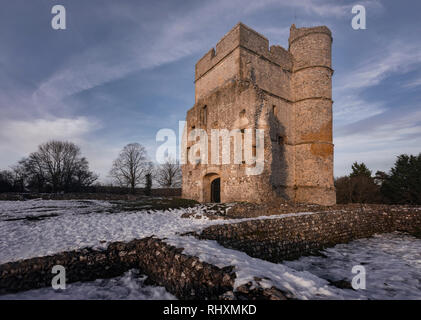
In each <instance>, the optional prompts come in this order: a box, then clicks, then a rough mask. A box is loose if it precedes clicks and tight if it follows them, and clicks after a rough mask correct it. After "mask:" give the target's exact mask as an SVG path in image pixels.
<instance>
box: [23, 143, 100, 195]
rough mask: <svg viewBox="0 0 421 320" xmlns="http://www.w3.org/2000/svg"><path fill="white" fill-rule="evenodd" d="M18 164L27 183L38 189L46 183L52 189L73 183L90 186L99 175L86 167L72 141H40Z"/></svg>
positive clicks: (85, 161) (70, 185) (72, 185)
mask: <svg viewBox="0 0 421 320" xmlns="http://www.w3.org/2000/svg"><path fill="white" fill-rule="evenodd" d="M18 166H19V168H24V171H25V173H26V175H27V177H28V178H27V179H28V183H29V184H32V185H36V186H37V188H38V190H39V191H40V189H42V188H45V187H46V186H47V185H48V186H51V188H52V191H53V192H57V191H61V190H62V191H68V190H69V189H72V188H74V187H75V186H76V185H78V186H79V188H80V187H83V186H89V185H91V184H92V183H93V182H94V181H95V180H96V179H97V178H98V176H97V175H95V174H94V173H93V172H91V171H89V164H88V161H87V160H86V158H83V157H81V152H80V148H79V147H78V146H77V145H75V144H74V143H72V142H63V141H54V140H53V141H49V142H47V143H44V144H41V145H40V146H39V147H38V150H37V151H36V152H33V153H31V154H30V155H29V157H28V158H25V159H23V160H21V161H20V162H19V164H18Z"/></svg>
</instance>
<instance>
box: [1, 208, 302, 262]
mask: <svg viewBox="0 0 421 320" xmlns="http://www.w3.org/2000/svg"><path fill="white" fill-rule="evenodd" d="M113 209H114V210H113ZM205 210H206V208H205V207H204V206H203V205H202V206H199V207H195V208H185V209H174V210H165V211H155V212H153V213H149V212H148V210H142V211H122V212H115V206H113V205H112V204H110V203H109V202H107V201H95V200H94V201H92V200H84V201H80V200H30V201H0V264H1V263H6V262H9V261H15V260H19V259H27V258H33V257H40V256H45V255H51V254H55V253H58V252H62V251H69V250H75V249H79V248H83V247H94V248H105V247H106V246H107V245H108V243H110V242H114V241H130V240H133V239H141V238H144V237H148V236H153V235H154V236H156V237H157V238H164V237H168V236H171V235H174V234H177V233H185V232H190V231H199V230H202V229H203V228H205V227H207V226H210V225H213V224H221V223H230V222H234V221H235V222H241V221H246V220H253V219H256V218H249V219H237V220H210V219H207V218H206V217H204V216H202V215H200V213H201V212H202V211H205ZM186 212H197V214H196V216H197V217H199V218H197V217H196V218H189V219H186V218H181V215H182V214H183V213H186ZM305 214H308V213H305ZM49 215H50V216H49ZM51 215H53V216H51ZM295 215H296V214H295ZM281 216H285V217H286V216H287V215H281ZM25 217H32V220H31V219H29V220H28V219H27V218H25ZM34 217H39V218H41V219H40V220H33V218H34ZM279 217H280V216H270V217H268V218H271V219H273V218H279ZM24 218H25V219H24ZM18 219H21V220H18Z"/></svg>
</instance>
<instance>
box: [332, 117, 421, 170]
mask: <svg viewBox="0 0 421 320" xmlns="http://www.w3.org/2000/svg"><path fill="white" fill-rule="evenodd" d="M334 143H335V176H340V175H344V174H349V172H350V167H351V164H352V163H353V162H354V161H358V162H365V163H366V164H367V165H368V166H369V168H370V169H372V170H373V171H377V170H383V171H388V170H389V169H390V168H391V167H392V165H393V163H394V161H395V159H396V156H398V155H400V154H403V153H407V154H419V153H420V152H421V148H420V146H421V110H415V111H413V112H410V113H405V114H402V115H396V116H394V117H392V118H391V119H389V120H386V121H383V122H379V120H376V118H375V117H374V118H373V120H372V121H370V123H369V124H367V125H366V126H365V127H363V128H358V127H355V126H351V127H350V128H348V130H347V132H346V134H340V133H339V135H337V136H335V138H334Z"/></svg>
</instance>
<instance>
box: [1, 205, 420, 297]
mask: <svg viewBox="0 0 421 320" xmlns="http://www.w3.org/2000/svg"><path fill="white" fill-rule="evenodd" d="M117 209H118V208H117ZM205 209H206V207H205V206H203V205H202V206H198V207H194V208H187V209H174V210H165V211H155V212H153V213H149V212H148V211H147V209H145V210H142V211H121V212H118V211H116V207H115V206H114V205H113V204H111V203H109V202H106V201H92V200H90V201H80V200H73V201H57V200H31V201H6V202H1V201H0V263H5V262H8V261H14V260H18V259H24V258H32V257H37V256H45V255H49V254H54V253H58V252H62V251H68V250H75V249H79V248H83V247H94V248H105V247H106V246H107V245H108V243H110V242H114V241H130V240H133V239H140V238H144V237H147V236H152V235H154V236H156V237H157V238H165V241H166V242H167V243H169V244H172V245H175V246H177V247H183V248H184V253H186V254H191V255H194V256H197V257H199V258H200V259H201V260H202V261H206V262H209V263H212V264H214V265H217V266H220V267H223V266H229V265H234V266H235V272H236V274H237V279H236V282H235V285H236V286H239V285H241V284H244V283H246V282H248V281H252V280H253V279H254V277H260V278H269V280H263V285H265V286H268V287H271V286H272V285H275V286H276V287H278V288H280V289H281V290H284V291H286V292H288V293H289V294H290V295H291V296H294V297H296V298H299V299H366V298H385V299H391V298H397V297H401V298H407V299H409V298H420V297H419V292H420V286H419V279H420V260H421V258H420V255H419V254H420V253H419V252H418V251H420V250H419V248H420V247H421V244H420V241H421V240H419V239H415V238H405V237H403V238H402V239H404V240H402V241H403V242H401V240H399V239H398V238H399V237H400V236H399V237H398V238H393V239H392V238H381V236H380V238H379V237H376V238H373V239H365V240H358V241H355V242H352V243H351V244H348V245H343V246H344V247H341V246H336V247H335V248H333V249H329V250H333V251H329V250H327V251H326V255H327V256H328V258H327V259H326V260H325V265H324V267H323V263H324V262H322V260H323V259H324V258H321V257H308V258H303V259H310V260H299V261H296V262H288V263H284V264H276V263H271V262H268V261H264V260H261V259H256V258H252V257H250V256H248V255H246V254H245V253H243V252H240V251H236V250H231V249H227V248H224V247H222V246H221V245H219V244H218V243H217V242H216V241H211V240H198V239H196V238H194V237H192V236H188V237H186V236H180V234H182V233H186V232H191V231H200V230H202V229H203V228H205V227H207V226H210V225H214V224H224V223H233V222H240V221H247V220H255V219H262V218H264V219H276V218H280V217H288V216H297V215H307V214H314V213H308V212H305V213H293V214H283V215H279V216H269V217H258V218H247V219H235V220H210V219H207V218H206V217H205V216H203V215H201V212H204V211H206V210H205ZM186 212H187V213H188V212H190V213H192V212H195V213H197V214H195V215H193V216H195V217H191V218H182V217H181V216H182V215H183V213H186ZM49 215H50V216H49ZM28 216H32V217H34V216H37V217H39V218H41V220H33V219H32V220H31V219H29V220H28V219H27V218H26V219H23V220H16V219H20V218H25V217H28ZM409 239H411V240H409ZM414 239H415V240H414ZM371 241H374V242H371ZM376 241H377V242H376ZM347 246H350V247H349V248H348V247H347ZM341 248H342V249H341ZM344 248H345V249H344ZM380 248H383V249H384V248H388V249H387V250H389V251H387V250H386V249H385V250H386V251H384V250H383V251H382V252H384V253H382V254H380V253H379V252H380V251H381V250H380ZM408 248H409V249H408ZM417 248H418V251H417V250H416V249H417ZM335 250H336V251H335ZM341 250H345V251H341ZM346 250H348V251H346ZM332 252H333V253H332ZM343 252H345V253H346V252H359V254H360V255H358V254H353V255H352V254H350V253H349V254H348V256H347V257H348V258H349V260H347V259H348V258H344V259H343V262H342V263H343V264H341V262H340V261H341V260H340V259H338V261H336V259H337V257H338V256H339V257H342V256H343V255H344V253H343ZM335 253H336V256H335ZM328 254H331V255H330V256H329V255H328ZM417 254H418V255H417ZM329 257H330V258H329ZM361 257H365V260H364V261H362V262H366V263H367V268H369V270H371V271H373V275H374V274H376V276H373V279H374V280H373V279H371V278H369V279H370V280H367V285H369V283H370V281H371V280H372V281H373V283H372V284H370V285H373V287H372V288H371V289H369V288H368V289H367V290H366V291H365V292H361V291H354V290H350V289H340V288H337V287H334V286H332V285H330V284H329V281H328V280H336V278H335V277H334V276H332V277H327V276H326V272H327V271H323V272H321V270H322V269H323V268H324V270H327V269H330V270H331V272H333V274H336V273H337V275H338V276H339V274H343V273H345V272H347V274H349V273H350V271H349V270H350V268H352V266H353V265H355V264H360V263H362V262H359V258H361ZM391 257H394V259H391ZM311 259H315V260H314V261H319V262H318V263H319V264H320V268H319V269H318V268H317V267H315V265H313V264H312V263H311V261H313V260H311ZM317 259H322V260H317ZM384 260H387V262H390V263H387V262H385V261H384ZM335 261H336V262H335ZM346 261H349V262H348V264H345V262H346ZM395 263H396V265H395ZM350 264H352V266H350ZM385 265H387V269H381V268H382V267H384V266H385ZM336 267H337V269H333V268H336ZM348 269H349V270H348ZM335 270H336V271H335ZM369 270H368V271H367V272H368V277H371V276H369V272H371V271H369ZM379 270H380V271H379ZM400 270H404V271H403V273H402V272H401V271H400ZM374 271H375V272H378V273H375V272H374ZM388 277H389V278H390V277H392V279H395V280H393V281H394V282H393V283H394V284H392V282H390V284H389V282H388V283H387V284H385V285H383V282H382V281H383V280H384V279H388ZM344 278H347V277H346V276H343V277H342V278H341V279H344ZM348 278H349V277H348ZM122 279H123V280H122ZM130 279H131V280H130ZM341 279H338V280H341ZM101 281H105V283H106V284H105V285H104V286H107V285H108V284H109V283H107V281H111V282H110V283H112V281H117V283H123V282H125V281H128V282H133V281H134V282H135V283H134V284H133V285H136V281H137V280H136V279H135V277H134V276H133V275H132V274H129V275H127V274H126V275H125V276H124V277H123V278H116V279H112V280H98V281H97V282H93V283H83V284H82V283H81V284H77V285H76V284H75V285H74V286H72V288H75V289H72V290H74V293H69V295H70V296H73V294H74V296H77V297H79V298H84V299H85V298H89V297H95V294H94V292H95V291H96V290H99V289H98V288H99V287H101V285H102V282H101ZM417 281H418V282H417ZM113 285H115V283H114V284H113ZM85 286H86V287H85ZM399 286H401V287H399ZM69 287H70V285H69ZM119 287H123V288H124V285H120V286H119V285H116V291H117V292H115V293H112V294H114V296H113V297H115V298H117V297H120V296H121V297H123V298H124V297H125V298H130V296H131V293H129V294H120V293H119V292H118V290H120V289H118V288H119ZM81 288H82V289H81ZM400 289H403V290H400ZM84 290H86V292H87V293H86V294H83V291H84ZM99 291H101V290H99ZM122 291H124V290H123V289H122ZM391 291H394V292H395V293H393V294H391V293H390V292H391ZM398 291H399V292H398ZM34 292H35V291H34ZM49 292H50V293H51V290H49V289H40V290H36V292H35V293H34V296H33V297H35V296H36V295H37V294H40V295H41V296H42V297H43V296H45V297H50V295H49V294H50V293H49ZM66 292H67V290H66ZM72 292H73V291H72ZM89 292H92V295H91V294H90V293H89ZM125 292H126V291H125ZM28 294H29V295H30V294H31V293H28ZM54 294H55V293H54ZM63 294H64V295H67V293H63ZM79 294H80V295H79ZM139 294H142V293H139ZM63 297H66V296H63ZM54 298H56V297H54Z"/></svg>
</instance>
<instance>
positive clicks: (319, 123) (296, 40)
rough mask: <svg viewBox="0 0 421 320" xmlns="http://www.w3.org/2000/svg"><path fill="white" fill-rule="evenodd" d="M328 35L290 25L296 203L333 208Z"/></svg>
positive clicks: (322, 29) (325, 30)
mask: <svg viewBox="0 0 421 320" xmlns="http://www.w3.org/2000/svg"><path fill="white" fill-rule="evenodd" d="M331 48H332V34H331V32H330V30H329V29H328V28H327V27H325V26H320V27H314V28H298V29H297V28H296V27H295V25H292V26H291V30H290V37H289V51H290V53H291V54H292V56H293V69H292V76H291V97H292V99H293V110H292V112H293V114H294V117H293V118H294V128H295V130H294V137H293V144H294V146H295V161H294V162H295V190H296V191H295V200H296V201H297V202H310V203H318V204H322V205H332V204H335V203H336V195H335V189H334V184H333V143H332V75H333V70H332V67H331V66H332V63H331V62H332V59H331V56H332V55H331Z"/></svg>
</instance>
